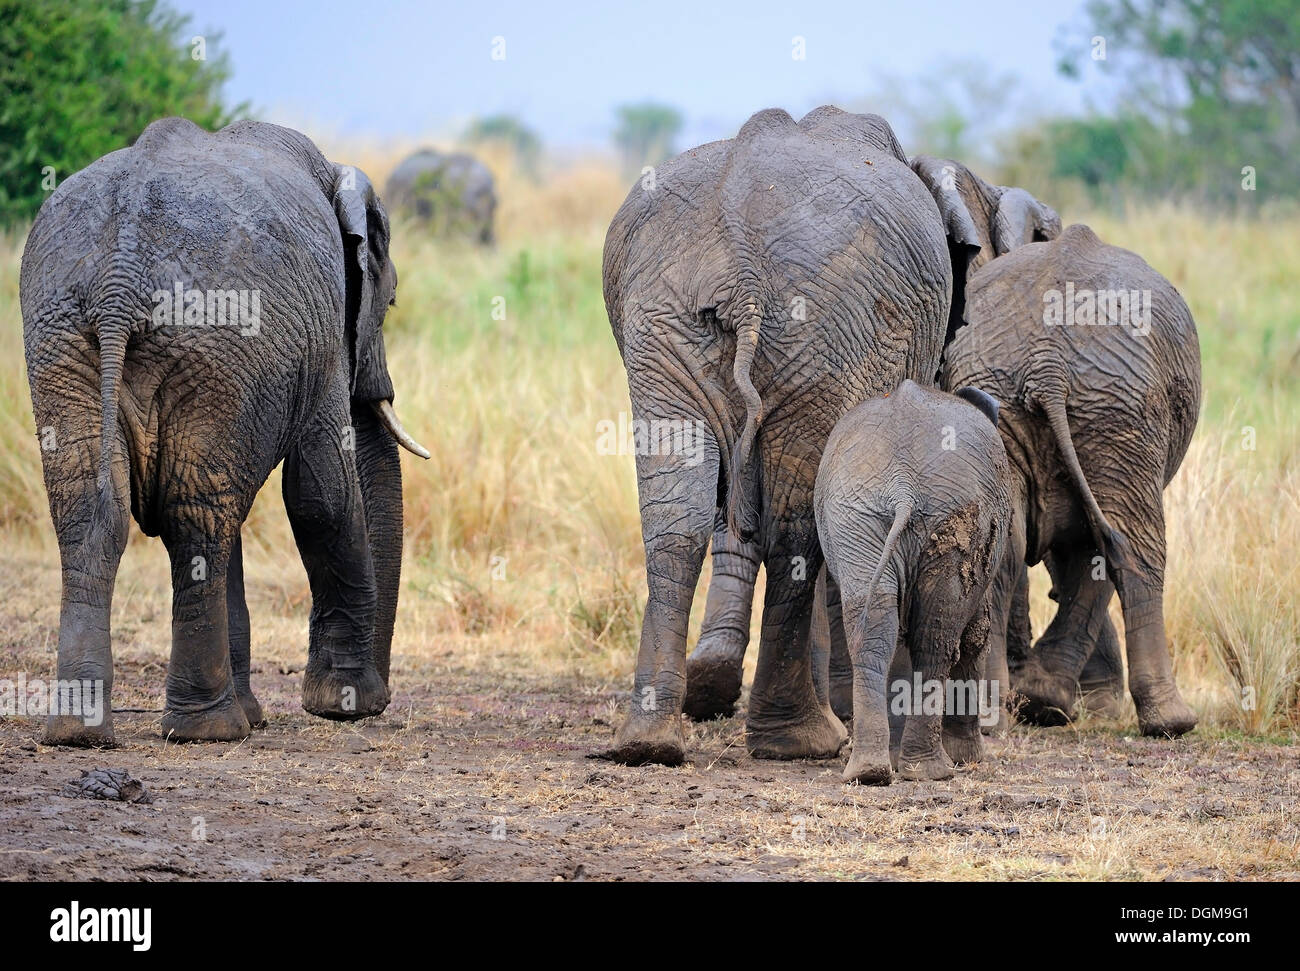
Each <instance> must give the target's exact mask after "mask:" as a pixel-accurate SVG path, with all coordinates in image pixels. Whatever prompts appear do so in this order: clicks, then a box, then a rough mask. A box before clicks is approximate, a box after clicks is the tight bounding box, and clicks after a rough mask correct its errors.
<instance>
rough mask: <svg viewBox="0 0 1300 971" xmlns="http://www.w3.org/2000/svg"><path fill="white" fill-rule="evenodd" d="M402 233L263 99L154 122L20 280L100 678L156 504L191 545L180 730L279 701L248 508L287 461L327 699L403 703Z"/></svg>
mask: <svg viewBox="0 0 1300 971" xmlns="http://www.w3.org/2000/svg"><path fill="white" fill-rule="evenodd" d="M388 241H389V227H388V218H387V216H386V215H385V212H384V208H383V206H382V205H381V204H380V201H379V199H378V197H377V196H376V195H375V193H374V191H373V189H372V188H371V186H370V183H369V181H368V180H367V179H366V177H365V176H364V175H363V174H362V173H361V172H359V171H357V170H355V169H353V168H350V167H347V166H339V165H334V164H332V163H330V162H328V161H326V160H325V158H324V157H323V156H322V155H321V154H320V152H319V151H317V149H316V147H315V146H314V145H313V144H312V143H311V142H310V141H309V140H308V139H307V138H306V137H304V136H303V135H301V134H299V133H298V132H295V131H291V130H289V129H286V128H280V127H278V126H275V125H268V124H260V123H256V122H240V123H237V124H234V125H231V126H229V127H227V128H225V129H222V130H221V131H219V132H217V133H215V134H212V133H209V132H206V131H204V130H203V129H201V128H199V127H197V126H196V125H194V124H192V123H191V122H189V121H186V120H185V119H183V118H168V119H165V120H162V121H157V122H154V123H153V124H151V125H150V126H149V127H148V128H146V129H145V130H144V132H143V134H141V135H140V137H139V139H138V140H137V141H136V143H135V144H134V145H133V146H132V147H131V148H126V149H122V150H121V151H117V152H113V153H111V154H109V155H106V156H104V157H103V158H102V159H100V160H99V161H97V162H95V163H94V164H92V165H90V166H89V167H88V168H86V169H84V170H82V171H81V172H79V173H77V174H76V175H74V176H72V177H71V178H69V179H67V180H66V181H65V182H64V183H63V184H62V185H61V186H59V188H58V189H57V191H55V193H54V194H53V195H52V196H51V197H50V199H49V200H48V201H47V202H46V203H45V205H44V206H43V207H42V208H41V212H40V214H39V215H38V216H37V218H36V221H35V223H34V224H33V226H32V230H31V233H30V235H29V236H28V239H27V246H26V249H25V251H24V253H23V263H22V274H21V280H20V289H21V298H22V311H23V336H24V344H25V351H26V358H27V374H28V379H29V381H30V384H31V392H32V408H33V411H34V413H35V417H36V424H37V427H38V429H39V430H40V433H41V436H42V443H43V445H44V446H45V447H44V448H43V451H42V453H41V459H42V464H43V466H44V473H45V486H46V489H47V491H48V493H49V500H50V513H51V516H52V518H53V520H54V529H55V532H56V533H57V535H58V542H59V552H60V556H61V559H62V569H63V602H62V606H61V610H60V616H59V647H58V676H59V678H60V680H65V679H66V680H71V679H77V680H81V681H86V682H96V681H97V682H100V683H102V684H103V685H104V687H105V701H107V693H108V692H109V691H111V686H112V680H113V661H112V649H111V641H110V633H109V618H110V605H111V600H112V593H113V584H114V578H115V575H116V572H117V567H118V562H119V560H120V558H121V555H122V551H123V549H124V547H125V545H126V538H127V528H128V517H129V516H132V515H133V516H134V518H135V520H136V522H138V523H139V525H140V528H141V529H142V530H143V531H144V532H145V533H146V534H147V535H150V536H161V538H162V541H163V543H164V544H165V546H166V547H167V552H168V554H169V555H170V558H171V564H172V654H171V663H170V664H169V665H168V669H167V682H166V705H165V711H164V713H163V718H162V731H163V733H164V735H166V736H167V737H170V738H173V739H176V740H204V739H211V740H222V739H238V738H242V737H244V736H246V735H247V734H248V733H249V729H250V726H251V725H253V724H256V723H258V722H260V721H262V711H261V706H260V705H259V704H258V702H257V699H256V697H255V696H254V695H253V693H252V690H251V686H250V684H249V676H248V672H249V628H248V609H247V606H246V605H245V602H244V590H243V568H242V559H241V548H240V527H241V524H242V523H243V522H244V519H245V518H246V517H247V515H248V511H249V508H250V506H251V505H252V503H253V498H254V496H255V495H256V494H257V491H258V489H259V488H260V487H261V486H262V484H263V483H264V482H265V481H266V479H267V477H268V476H269V475H270V473H271V470H272V469H273V468H274V467H275V466H276V465H277V464H279V463H280V462H281V461H283V462H284V476H283V479H284V489H283V492H284V502H285V507H286V509H287V510H288V513H289V519H290V522H291V523H292V526H293V532H294V536H295V539H296V540H297V543H298V548H299V551H300V553H301V555H302V560H303V563H304V565H305V566H306V568H307V573H308V576H309V579H310V582H311V591H312V612H311V633H310V644H309V653H308V662H307V669H306V673H305V675H304V679H303V707H304V708H305V709H306V710H307V711H309V712H312V713H313V714H316V715H321V716H324V717H327V718H337V719H350V718H358V717H361V716H365V715H373V714H377V713H378V712H380V711H382V710H383V709H384V707H385V706H386V705H387V704H388V698H389V695H388V688H387V680H388V670H389V650H390V647H391V639H392V633H393V620H394V615H395V612H396V609H397V591H398V581H399V574H400V570H401V547H402V487H401V470H400V467H399V464H398V453H397V445H396V442H402V443H403V444H406V445H408V447H414V448H416V449H418V446H414V443H412V442H411V441H410V439H409V437H408V436H407V435H406V433H405V432H404V431H403V430H402V428H401V425H400V423H398V422H397V420H396V417H395V415H394V414H393V410H392V404H391V402H392V398H393V386H392V381H391V380H390V378H389V375H388V367H387V364H386V362H385V355H384V341H383V336H382V332H381V329H380V328H381V325H382V323H383V320H384V315H385V313H386V311H387V308H388V305H389V304H390V303H391V302H392V300H393V295H394V292H395V289H396V285H397V275H396V271H395V270H394V268H393V264H392V262H391V261H390V260H389V257H388ZM395 439H396V441H395ZM105 709H106V711H107V710H108V706H107V705H105ZM45 737H46V740H47V741H48V742H49V743H53V744H88V745H103V744H111V743H112V741H113V725H112V718H111V715H109V716H108V717H106V718H105V719H104V721H103V722H102V724H99V725H93V726H92V725H88V724H86V723H85V721H84V720H82V719H79V718H77V717H75V716H73V715H70V714H68V713H66V712H57V713H56V712H52V713H51V716H50V718H49V721H48V722H47V726H46V733H45Z"/></svg>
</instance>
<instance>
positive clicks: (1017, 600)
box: [1004, 555, 1034, 697]
mask: <svg viewBox="0 0 1300 971" xmlns="http://www.w3.org/2000/svg"><path fill="white" fill-rule="evenodd" d="M1015 566H1016V579H1015V586H1014V589H1013V590H1012V593H1011V607H1010V610H1009V611H1008V613H1007V639H1006V656H1007V668H1008V670H1009V671H1010V673H1011V678H1012V680H1013V681H1014V680H1015V676H1016V673H1017V672H1018V671H1019V670H1020V668H1021V667H1022V666H1023V665H1024V663H1025V658H1027V657H1029V650H1030V648H1031V647H1032V646H1033V643H1034V632H1033V626H1032V624H1030V621H1029V567H1028V566H1027V565H1026V564H1025V558H1024V556H1023V555H1021V556H1019V557H1017V558H1016V560H1015ZM1004 687H1005V685H1004ZM1004 697H1005V696H1004Z"/></svg>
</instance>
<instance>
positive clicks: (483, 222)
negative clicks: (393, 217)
mask: <svg viewBox="0 0 1300 971" xmlns="http://www.w3.org/2000/svg"><path fill="white" fill-rule="evenodd" d="M384 196H385V198H386V199H387V200H388V204H389V206H391V207H392V209H393V211H394V212H399V213H402V214H404V215H407V216H410V217H412V218H414V219H415V220H417V221H419V222H421V223H423V224H425V225H427V226H429V227H430V228H432V229H433V231H434V232H435V233H437V234H438V235H442V236H452V237H464V238H467V239H471V240H475V241H476V242H479V243H482V244H484V245H486V246H490V245H492V243H493V242H494V240H495V238H496V237H495V230H494V229H493V221H494V219H495V218H496V209H497V195H496V182H495V180H494V179H493V178H492V172H491V171H490V170H489V169H488V167H487V166H486V165H484V164H483V163H482V162H480V161H479V160H478V159H476V158H475V157H474V156H472V155H466V154H465V153H463V152H452V153H444V152H439V151H436V150H434V149H431V148H424V149H421V150H420V151H418V152H416V153H415V154H414V155H411V156H408V157H407V158H406V159H405V160H404V161H403V162H402V164H401V165H399V166H398V167H397V168H396V169H394V170H393V174H392V175H390V176H389V177H388V185H387V186H386V188H385V191H384Z"/></svg>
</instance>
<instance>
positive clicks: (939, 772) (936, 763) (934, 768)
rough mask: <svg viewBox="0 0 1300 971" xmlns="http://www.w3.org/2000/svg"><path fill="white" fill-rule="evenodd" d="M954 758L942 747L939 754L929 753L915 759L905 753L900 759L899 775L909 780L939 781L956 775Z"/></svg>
mask: <svg viewBox="0 0 1300 971" xmlns="http://www.w3.org/2000/svg"><path fill="white" fill-rule="evenodd" d="M956 774H957V773H956V771H955V770H954V769H953V766H952V759H950V758H948V753H947V752H945V751H944V750H943V749H942V748H941V749H939V754H938V755H929V756H925V757H924V758H919V759H914V758H909V757H908V756H906V755H904V756H902V757H900V758H899V760H898V777H899V778H900V779H906V780H907V781H908V782H925V781H938V780H940V779H951V778H952V777H953V776H954V775H956Z"/></svg>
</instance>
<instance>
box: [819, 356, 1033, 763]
mask: <svg viewBox="0 0 1300 971" xmlns="http://www.w3.org/2000/svg"><path fill="white" fill-rule="evenodd" d="M963 399H964V400H963ZM972 405H973V406H974V407H971V406H972ZM997 420H998V406H997V403H996V402H995V401H994V400H993V399H992V398H990V397H989V396H988V395H986V394H984V393H983V392H982V391H980V390H978V389H976V388H963V389H961V390H960V391H958V392H957V396H953V395H949V394H944V393H943V392H942V391H937V390H935V389H933V388H923V387H921V386H920V385H918V384H915V383H913V382H912V381H904V382H903V384H902V385H901V386H900V387H899V388H898V390H896V391H895V392H894V393H893V394H890V395H887V396H885V397H883V398H873V399H871V400H870V401H866V402H863V403H862V404H860V405H858V406H857V407H856V408H854V409H853V410H852V411H850V412H849V413H848V414H847V415H845V416H844V417H843V418H841V419H840V421H839V423H838V424H837V425H836V426H835V429H834V430H833V431H832V432H831V436H830V439H829V440H828V441H827V443H826V452H825V454H824V455H823V456H822V462H821V468H820V469H819V470H818V473H817V487H816V493H815V504H816V510H817V533H818V536H820V537H821V547H822V551H823V553H824V554H825V556H826V569H827V571H828V573H829V575H831V576H833V577H834V578H835V579H836V581H837V582H838V585H839V588H840V592H841V595H842V597H843V613H844V625H845V630H846V632H847V634H848V652H849V655H850V657H851V658H852V672H853V674H852V688H853V753H852V755H851V756H850V758H849V763H848V766H847V768H846V769H845V771H844V776H843V778H844V781H845V782H862V783H869V784H875V785H888V784H889V782H890V779H891V761H892V762H893V764H894V765H895V766H896V767H897V769H898V773H899V776H900V777H901V778H904V779H947V778H950V777H951V776H952V774H953V763H954V762H956V763H958V764H963V763H970V762H977V761H979V760H980V758H981V757H982V754H983V750H984V749H983V738H982V736H981V733H980V714H981V712H980V706H981V700H983V701H985V702H986V703H987V704H996V703H997V699H995V698H993V697H992V696H991V695H987V694H985V693H984V692H981V690H980V688H981V685H980V684H979V679H980V678H981V675H982V672H983V667H984V656H985V650H986V648H987V646H988V637H989V610H990V602H989V601H990V595H991V593H992V590H993V587H992V581H993V577H994V575H995V574H996V573H997V571H998V569H999V568H1000V566H1001V564H1002V558H1003V554H1004V552H1005V549H1006V541H1007V526H1008V523H1009V521H1010V518H1011V497H1010V494H1009V488H1008V485H1009V483H1008V475H1007V456H1006V452H1005V450H1004V449H1003V447H1002V439H1001V438H1000V437H999V436H998V433H997V428H996V426H997ZM896 651H897V652H899V653H903V654H905V657H904V658H903V664H902V665H896V666H895V670H896V671H899V670H900V669H901V673H902V674H903V677H902V678H901V679H895V678H893V677H891V674H890V670H891V662H892V661H894V659H895V652H896ZM913 671H915V672H916V674H917V675H919V679H918V680H916V681H914V680H913V678H912V672H913ZM914 684H916V685H920V686H921V692H920V693H918V692H916V690H915V689H914V687H913V686H914ZM898 693H902V694H903V695H904V696H905V697H901V698H900V697H897V696H896V695H897V694H898ZM931 695H934V697H935V698H936V699H938V700H939V701H941V702H942V704H934V706H933V707H931V701H932V700H934V699H932V698H931V697H930V696H931ZM981 695H984V697H983V698H981ZM899 702H902V704H901V705H899ZM899 707H901V708H902V712H901V713H900V712H898V708H899ZM935 709H937V710H935ZM891 713H896V714H905V715H906V718H905V719H902V718H899V719H893V720H892V721H894V727H895V731H894V732H893V733H892V736H891V718H890V714H891Z"/></svg>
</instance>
